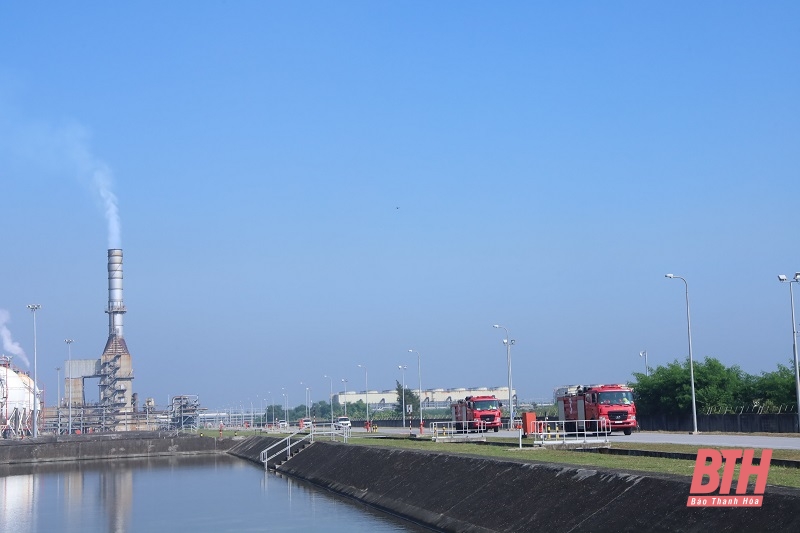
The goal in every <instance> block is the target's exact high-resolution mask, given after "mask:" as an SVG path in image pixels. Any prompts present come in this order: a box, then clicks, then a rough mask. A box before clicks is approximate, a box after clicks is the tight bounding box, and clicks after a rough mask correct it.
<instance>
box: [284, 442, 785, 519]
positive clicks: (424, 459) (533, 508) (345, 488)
mask: <svg viewBox="0 0 800 533" xmlns="http://www.w3.org/2000/svg"><path fill="white" fill-rule="evenodd" d="M278 471H279V472H281V473H284V474H288V475H291V476H295V477H298V478H301V479H304V480H306V481H309V482H311V483H313V484H315V485H317V486H320V487H324V488H326V489H328V490H330V491H333V492H336V493H338V494H341V495H344V496H347V497H350V498H353V499H355V500H358V501H360V502H363V503H365V504H368V505H370V506H372V507H375V508H377V509H381V510H384V511H387V512H390V513H392V514H395V515H399V516H402V517H405V518H407V519H409V520H412V521H415V522H418V523H422V524H425V525H428V526H431V527H434V528H437V529H439V530H441V531H452V532H480V533H486V532H516V533H519V532H524V531H588V532H595V531H597V532H606V531H607V532H618V531H637V532H641V531H671V532H673V531H686V532H694V531H696V532H702V533H708V532H709V531H715V532H716V531H730V532H738V531H776V532H777V531H781V532H785V531H800V514H798V513H796V511H795V510H796V509H797V506H798V504H800V491H798V490H796V489H787V488H782V487H773V486H770V487H768V488H767V491H766V494H765V497H764V505H763V507H761V508H738V509H720V508H703V509H689V508H687V507H686V500H687V497H688V495H689V486H690V479H689V478H685V477H680V476H669V475H643V474H641V473H631V472H615V471H607V470H601V469H585V468H576V467H574V466H567V465H554V464H531V463H521V462H512V461H499V460H493V459H486V458H479V457H468V456H461V455H448V454H441V453H428V452H415V451H408V450H391V449H385V448H373V447H367V446H358V445H352V444H349V445H343V444H337V443H328V442H316V443H314V444H313V445H312V446H309V447H308V448H307V449H306V450H304V451H303V452H302V453H300V454H298V455H297V456H295V457H294V458H292V459H291V460H290V461H288V462H286V463H284V464H283V465H281V466H279V467H278Z"/></svg>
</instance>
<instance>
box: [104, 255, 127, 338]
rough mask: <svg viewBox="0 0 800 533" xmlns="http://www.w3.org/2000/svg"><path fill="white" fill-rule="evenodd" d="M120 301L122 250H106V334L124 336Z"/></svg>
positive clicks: (123, 311) (123, 306) (123, 308)
mask: <svg viewBox="0 0 800 533" xmlns="http://www.w3.org/2000/svg"><path fill="white" fill-rule="evenodd" d="M125 311H126V309H125V304H124V303H123V302H122V250H119V249H111V250H109V251H108V309H106V313H108V334H109V335H110V336H111V335H116V336H118V337H124V335H123V333H122V315H124V314H125Z"/></svg>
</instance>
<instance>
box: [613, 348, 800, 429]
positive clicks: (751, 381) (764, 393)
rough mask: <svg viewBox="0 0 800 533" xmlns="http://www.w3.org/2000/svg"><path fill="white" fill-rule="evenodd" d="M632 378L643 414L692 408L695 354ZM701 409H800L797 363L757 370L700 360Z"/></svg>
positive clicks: (697, 372)
mask: <svg viewBox="0 0 800 533" xmlns="http://www.w3.org/2000/svg"><path fill="white" fill-rule="evenodd" d="M633 375H634V377H635V378H636V379H635V381H632V382H630V383H629V385H630V386H631V387H633V388H634V390H635V394H636V410H637V412H638V413H639V414H642V415H652V414H663V415H678V414H684V413H686V412H691V408H692V389H691V380H690V371H689V358H688V357H687V358H686V360H685V361H683V362H679V361H678V360H675V361H674V362H672V363H669V364H667V365H666V366H659V367H657V368H654V369H650V375H649V376H647V375H645V374H643V373H638V372H637V373H634V374H633ZM694 383H695V397H696V403H697V412H698V414H701V413H702V414H705V413H717V412H722V411H724V410H727V412H732V411H735V412H740V411H743V412H753V411H756V412H763V413H768V412H769V413H776V412H784V411H787V410H788V411H794V412H797V396H796V392H795V391H796V389H795V373H794V364H793V362H790V365H789V366H784V365H781V364H778V369H777V370H775V371H772V372H762V373H761V374H759V375H752V374H748V373H747V372H744V371H743V370H742V369H741V368H739V367H738V366H736V365H734V366H730V367H726V366H725V365H723V364H722V363H721V362H720V361H719V360H718V359H715V358H713V357H706V358H705V360H703V361H695V363H694Z"/></svg>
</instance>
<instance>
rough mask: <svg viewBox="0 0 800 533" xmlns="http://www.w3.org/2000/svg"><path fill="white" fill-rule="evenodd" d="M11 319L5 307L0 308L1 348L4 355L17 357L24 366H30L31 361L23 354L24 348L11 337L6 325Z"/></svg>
mask: <svg viewBox="0 0 800 533" xmlns="http://www.w3.org/2000/svg"><path fill="white" fill-rule="evenodd" d="M10 320H11V314H10V313H9V312H8V311H6V310H5V309H0V338H2V339H3V350H5V351H6V355H9V354H10V355H13V356H14V357H19V358H20V359H21V360H22V362H23V363H25V366H28V367H29V366H31V362H30V361H28V358H27V357H26V356H25V350H23V349H22V346H20V345H19V343H18V342H16V341H15V340H14V339H12V338H11V332H10V331H9V330H8V328H7V327H6V323H7V322H9V321H10Z"/></svg>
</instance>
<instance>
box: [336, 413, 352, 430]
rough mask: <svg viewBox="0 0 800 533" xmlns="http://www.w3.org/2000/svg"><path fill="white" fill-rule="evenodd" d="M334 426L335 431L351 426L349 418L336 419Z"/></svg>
mask: <svg viewBox="0 0 800 533" xmlns="http://www.w3.org/2000/svg"><path fill="white" fill-rule="evenodd" d="M334 426H335V427H336V429H342V428H349V427H351V426H352V425H351V424H350V418H349V417H346V416H340V417H339V418H337V419H336V423H335V424H334Z"/></svg>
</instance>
